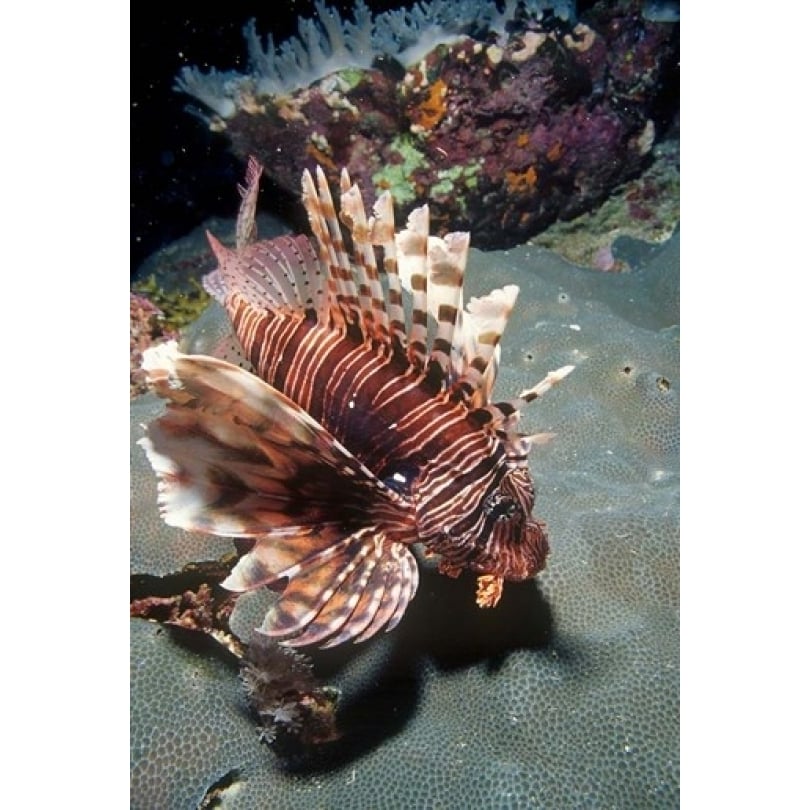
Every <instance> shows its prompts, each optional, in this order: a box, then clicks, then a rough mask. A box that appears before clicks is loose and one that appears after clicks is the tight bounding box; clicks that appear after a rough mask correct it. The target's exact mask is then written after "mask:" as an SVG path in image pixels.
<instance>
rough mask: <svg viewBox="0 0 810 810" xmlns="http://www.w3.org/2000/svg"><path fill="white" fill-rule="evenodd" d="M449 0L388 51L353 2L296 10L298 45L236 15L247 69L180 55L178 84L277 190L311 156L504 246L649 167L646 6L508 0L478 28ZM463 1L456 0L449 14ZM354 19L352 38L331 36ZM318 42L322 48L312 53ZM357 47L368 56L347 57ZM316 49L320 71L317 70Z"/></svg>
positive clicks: (290, 188)
mask: <svg viewBox="0 0 810 810" xmlns="http://www.w3.org/2000/svg"><path fill="white" fill-rule="evenodd" d="M448 5H449V4H448V3H441V2H436V3H433V4H425V6H424V9H426V11H424V12H423V16H424V17H425V19H424V20H421V19H420V22H421V24H422V28H423V33H425V32H428V31H430V32H433V36H432V38H430V39H429V41H430V42H431V43H432V47H431V48H430V49H429V50H427V51H426V52H424V53H422V52H421V51H419V50H414V48H415V46H412V47H410V48H408V49H406V50H402V49H398V47H397V45H396V42H397V41H396V40H395V38H394V37H393V36H389V37H388V38H387V40H385V42H387V43H388V44H387V45H386V44H385V42H383V41H382V36H381V35H378V36H377V38H376V39H375V38H374V36H373V34H374V33H376V31H377V29H378V28H379V27H380V24H381V23H382V22H386V21H387V22H390V20H388V18H387V17H385V15H379V19H378V18H375V21H374V23H375V25H376V26H377V28H374V27H372V20H371V18H370V17H366V16H363V14H364V13H365V14H366V15H368V14H369V12H368V9H367V8H365V6H363V4H362V3H359V4H357V6H356V9H355V15H356V17H358V18H359V21H358V25H357V26H354V27H351V26H350V27H349V28H346V26H349V24H348V23H343V26H344V27H343V28H341V27H340V26H339V25H338V23H337V20H336V18H335V16H334V15H330V14H329V12H328V11H327V10H326V9H325V7H323V6H322V5H320V6H319V14H320V15H321V17H320V23H319V24H316V23H315V22H314V21H311V20H310V21H306V22H307V23H309V25H308V26H305V31H306V40H307V42H308V43H309V54H308V55H307V48H306V47H305V46H304V43H303V41H301V40H297V39H295V38H294V42H293V45H290V43H289V42H288V43H284V44H283V46H282V47H281V48H280V49H278V50H276V49H275V46H274V44H273V42H272V40H271V41H270V43H269V45H268V47H267V48H266V49H264V50H262V47H261V43H260V41H259V39H258V37H257V35H256V33H255V30H254V29H253V28H252V27H248V28H247V29H246V33H247V36H248V45H249V53H250V55H251V65H252V72H251V73H249V74H247V75H240V74H235V73H224V74H223V73H217V72H216V71H213V72H211V73H209V74H203V73H201V72H200V71H196V70H195V69H191V68H186V69H185V71H184V73H183V74H182V75H181V77H180V79H179V80H178V89H180V90H182V91H183V92H185V93H187V94H190V95H193V96H195V97H196V98H197V100H198V101H200V102H202V103H203V104H204V105H205V106H206V108H207V109H208V110H209V112H210V113H213V115H212V116H211V117H210V118H209V121H210V125H211V128H212V129H213V130H215V131H219V132H223V133H225V135H226V136H227V137H228V138H230V143H231V145H232V148H233V151H234V152H235V153H236V154H237V155H239V156H240V157H242V158H247V156H248V155H254V156H256V157H257V158H258V160H259V161H260V162H261V163H263V164H264V166H265V167H266V169H267V173H268V176H269V177H270V178H271V179H272V180H273V181H274V182H275V183H276V184H277V185H278V186H279V187H280V188H282V189H284V190H286V191H287V192H289V193H290V194H291V195H297V193H298V187H299V183H300V177H301V173H302V171H303V169H304V168H310V169H312V168H314V166H315V165H316V164H319V165H321V166H322V167H323V168H324V169H325V170H326V171H327V174H329V175H330V180H331V181H332V182H333V183H335V184H336V183H337V179H338V178H337V175H338V168H337V167H343V166H346V167H347V168H348V169H349V171H350V173H351V175H352V177H354V178H355V179H356V180H358V182H359V185H360V187H361V188H363V189H366V190H367V194H368V199H367V200H366V203H367V204H370V203H371V202H373V199H374V198H375V197H376V196H377V195H378V194H379V193H380V191H381V190H383V189H389V188H390V189H391V190H392V191H393V193H394V197H395V199H396V200H397V202H398V203H399V206H400V208H399V209H398V210H399V215H400V217H403V216H404V215H405V214H406V213H407V212H408V211H410V210H412V208H413V207H414V206H416V205H417V204H421V203H423V202H426V201H428V200H430V204H431V214H432V216H433V218H434V222H435V223H436V226H437V229H438V230H439V232H444V231H450V230H464V231H470V232H471V233H472V238H473V244H474V245H476V246H478V247H482V248H502V247H507V246H510V245H515V244H517V243H520V242H523V241H525V240H526V239H528V238H529V237H531V236H533V235H535V234H537V233H539V232H541V231H542V230H543V229H545V228H546V227H548V226H549V225H550V224H551V223H553V222H555V221H557V220H570V219H572V218H574V217H576V216H578V215H580V214H582V213H584V212H586V211H589V210H591V209H593V208H594V207H595V206H596V205H598V204H599V203H601V202H602V201H604V200H605V198H606V197H607V196H608V195H609V194H610V192H611V191H612V190H614V189H615V188H617V187H618V186H619V185H621V184H622V183H625V182H626V181H628V180H629V179H630V178H633V177H636V176H638V175H639V174H640V173H641V171H642V170H643V169H644V168H645V167H646V166H648V165H649V164H650V162H651V161H652V154H651V149H652V146H653V143H654V142H655V140H656V137H657V136H660V134H661V133H662V131H663V130H664V129H665V128H666V127H667V126H668V125H669V123H670V120H671V118H672V116H673V114H674V111H673V104H676V103H677V102H676V98H677V78H676V75H675V67H674V66H675V65H676V64H677V58H678V24H677V23H676V22H661V21H657V20H652V19H648V17H647V16H645V14H644V13H643V7H642V6H643V4H642V3H641V2H638V0H625V2H621V3H605V2H602V3H597V4H596V5H594V6H593V7H592V8H590V9H589V10H587V11H584V12H583V13H582V15H581V16H580V18H579V19H578V20H577V19H574V18H573V16H572V15H569V14H566V13H564V12H562V11H561V10H560V9H556V14H555V13H554V11H553V10H550V9H548V8H545V6H551V5H555V4H542V3H524V4H521V5H520V6H518V4H515V3H512V4H509V3H507V10H506V11H505V12H504V13H503V14H501V15H497V14H496V13H495V12H494V11H493V8H494V6H493V4H486V3H484V4H479V5H482V7H483V6H486V7H487V9H488V12H487V14H484V15H483V16H482V17H481V18H480V19H479V20H478V21H477V27H476V24H474V23H473V22H472V21H470V22H469V24H464V19H461V20H459V21H457V25H455V26H451V25H450V24H449V21H448V20H447V19H444V18H443V17H442V14H443V13H445V12H446V11H447V10H446V9H445V8H444V6H448ZM472 5H475V3H471V2H467V3H462V4H460V11H459V14H460V15H461V16H462V18H463V12H464V10H465V9H467V7H468V6H472ZM556 5H565V4H556ZM434 6H435V15H436V20H437V24H435V25H434V26H433V27H432V28H431V27H430V19H429V14H428V11H429V10H430V9H432V8H433V7H434ZM415 8H416V9H419V8H423V7H422V6H419V5H417V7H415ZM363 9H365V12H363ZM403 13H404V12H403ZM414 13H415V11H414ZM387 14H389V15H390V14H393V12H387ZM447 14H449V12H447ZM447 14H445V16H447ZM510 14H511V16H509V15H510ZM557 14H561V15H562V17H565V19H562V18H561V16H557ZM472 19H473V20H475V19H476V18H472ZM411 23H412V24H411V30H413V29H416V28H418V27H419V26H417V25H416V24H415V23H413V21H411ZM326 29H329V37H328V40H329V43H331V44H330V45H329V46H328V47H327V45H326V41H325V36H324V31H325V30H326ZM358 29H359V30H358ZM364 31H370V32H371V33H369V34H368V37H367V39H368V41H367V43H366V44H365V45H363V44H362V43H361V44H355V45H354V46H353V47H352V48H347V47H344V46H345V45H348V44H349V43H351V42H355V43H356V42H357V41H358V40H361V39H362V36H361V34H362V32H364ZM436 31H438V32H439V34H441V36H437V34H436ZM459 31H462V32H466V33H471V34H474V36H468V35H466V33H462V34H460V33H458V32H459ZM303 36H304V31H302V37H303ZM413 36H415V34H413ZM319 38H320V39H319ZM321 40H323V41H324V42H323V43H321V44H322V45H323V47H324V48H325V49H326V50H328V51H329V57H330V58H326V57H322V58H321V59H320V60H316V59H314V58H313V53H314V52H316V51H317V50H318V47H320V45H319V44H318V43H319V42H320V41H321ZM344 40H345V42H344ZM437 41H438V44H436V42H437ZM296 44H297V47H295V48H294V47H293V46H294V45H296ZM285 46H286V50H285ZM363 47H365V48H366V52H367V53H368V54H369V55H371V54H372V53H376V54H378V56H379V57H380V58H379V59H378V60H377V61H376V62H374V63H371V64H369V65H367V66H363V64H362V63H361V64H360V66H358V61H359V60H358V59H357V58H356V57H357V54H359V53H361V52H362V51H363ZM341 49H342V50H341ZM293 50H294V51H295V53H296V54H297V55H296V62H295V63H296V64H300V63H302V62H303V63H306V64H307V65H310V63H312V64H311V65H310V66H311V69H310V70H309V71H300V76H299V81H301V82H304V84H302V85H301V86H297V87H296V86H293V82H292V80H287V81H286V82H283V81H282V78H281V75H280V74H281V73H282V72H283V70H284V69H285V68H286V67H287V66H288V65H287V63H288V62H290V61H291V59H290V58H289V57H291V54H292V52H293ZM417 55H418V58H417ZM397 60H401V61H402V63H403V64H404V65H406V67H403V66H402V65H401V64H400V62H399V61H397ZM410 60H413V61H410ZM279 62H283V63H284V64H283V65H279V64H278V63H279ZM316 62H317V66H320V67H321V68H322V69H324V70H325V69H327V68H328V69H331V70H332V72H330V73H329V74H328V75H325V76H318V75H317V74H318V73H319V71H318V70H315V67H316V64H315V63H316ZM341 66H342V67H341ZM293 72H294V71H293Z"/></svg>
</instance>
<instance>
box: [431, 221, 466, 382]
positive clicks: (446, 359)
mask: <svg viewBox="0 0 810 810" xmlns="http://www.w3.org/2000/svg"><path fill="white" fill-rule="evenodd" d="M469 250H470V235H469V234H468V233H449V234H447V235H446V236H445V237H444V238H443V239H439V238H438V237H436V236H431V237H430V238H429V239H428V285H427V299H428V300H427V306H428V310H429V311H430V312H431V313H432V314H433V317H434V319H435V321H436V334H435V336H434V338H433V346H432V349H431V352H430V358H429V360H428V373H429V374H430V375H431V376H432V377H433V378H434V380H436V381H440V382H441V385H442V388H444V387H446V386H448V385H449V384H450V383H451V382H452V380H453V378H454V376H455V375H454V364H453V357H454V356H458V355H460V353H461V352H462V351H463V331H462V329H463V328H462V326H461V319H462V315H461V306H462V289H463V285H464V270H465V268H466V266H467V254H468V253H469Z"/></svg>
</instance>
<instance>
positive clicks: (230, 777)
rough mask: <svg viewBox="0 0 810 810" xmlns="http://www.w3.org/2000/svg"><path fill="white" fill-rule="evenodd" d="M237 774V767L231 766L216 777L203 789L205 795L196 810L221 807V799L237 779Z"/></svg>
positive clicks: (209, 809)
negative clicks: (224, 772)
mask: <svg viewBox="0 0 810 810" xmlns="http://www.w3.org/2000/svg"><path fill="white" fill-rule="evenodd" d="M239 776H240V772H239V769H238V768H233V769H232V770H230V771H228V772H227V773H226V774H224V775H223V776H221V777H220V778H219V779H217V780H216V782H214V783H213V784H212V785H211V786H210V787H209V788H208V790H206V791H205V796H203V799H202V801H201V802H200V803H199V804H198V805H197V810H214V808H216V807H222V799H223V798H224V796H225V794H226V793H227V792H228V789H229V788H232V787H233V786H234V785H235V784H236V783H237V782H238V781H239Z"/></svg>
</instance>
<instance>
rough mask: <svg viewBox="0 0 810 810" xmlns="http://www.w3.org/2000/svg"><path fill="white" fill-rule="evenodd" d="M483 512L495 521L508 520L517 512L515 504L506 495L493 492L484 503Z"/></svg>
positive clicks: (512, 499)
mask: <svg viewBox="0 0 810 810" xmlns="http://www.w3.org/2000/svg"><path fill="white" fill-rule="evenodd" d="M484 512H486V514H487V515H491V516H492V517H494V518H495V520H509V518H511V517H512V516H513V515H514V514H515V512H517V503H515V500H514V498H510V497H509V496H508V495H503V494H502V493H500V492H493V493H492V495H490V496H489V498H487V499H486V501H485V502H484Z"/></svg>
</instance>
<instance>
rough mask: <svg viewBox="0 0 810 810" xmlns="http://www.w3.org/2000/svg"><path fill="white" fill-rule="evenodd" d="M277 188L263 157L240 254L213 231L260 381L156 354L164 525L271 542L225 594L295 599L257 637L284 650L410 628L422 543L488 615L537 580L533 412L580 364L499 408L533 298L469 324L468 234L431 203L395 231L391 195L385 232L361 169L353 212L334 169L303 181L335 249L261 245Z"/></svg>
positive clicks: (537, 439) (316, 228) (250, 178)
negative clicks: (334, 190) (364, 194)
mask: <svg viewBox="0 0 810 810" xmlns="http://www.w3.org/2000/svg"><path fill="white" fill-rule="evenodd" d="M261 173H262V168H261V166H260V165H259V164H258V163H257V162H256V161H255V160H253V159H251V161H250V163H249V166H248V171H247V178H246V183H245V187H244V188H241V187H240V192H241V195H242V204H241V207H240V211H239V217H238V219H237V241H236V249H235V250H231V249H228V248H227V247H225V246H224V245H223V244H222V243H220V242H219V241H218V240H217V239H216V238H215V237H214V236H212V235H211V234H210V233H209V234H208V240H209V242H210V244H211V247H212V249H213V252H214V254H215V255H216V258H217V260H218V267H217V269H216V270H215V271H214V272H213V274H212V275H211V276H210V277H209V278H208V279H207V286H208V288H209V289H210V290H211V291H212V292H213V293H214V294H215V295H216V296H217V297H218V298H219V299H220V301H221V302H222V303H223V305H224V307H225V309H226V310H227V313H228V315H229V317H230V320H231V322H232V324H233V328H234V331H235V334H236V336H237V338H238V340H239V343H240V344H241V347H242V349H243V351H244V355H245V358H246V359H247V360H248V361H249V363H250V364H251V367H252V368H251V370H248V369H246V368H241V367H240V366H238V365H234V364H232V363H229V362H226V361H225V360H221V359H217V358H215V357H209V356H203V355H185V354H182V353H180V352H179V351H178V348H177V344H176V343H169V344H165V345H163V346H159V347H156V348H153V349H150V350H148V351H147V352H146V354H145V358H144V362H143V367H144V369H145V371H146V372H147V380H148V384H149V386H150V388H151V389H152V390H153V391H155V392H156V393H157V394H159V395H160V396H161V397H163V398H165V399H166V400H167V401H168V405H167V408H166V410H165V412H164V414H163V415H162V416H160V417H159V418H158V419H156V420H155V421H154V422H152V423H151V424H150V425H149V426H148V428H147V435H146V437H145V438H143V439H141V444H142V445H143V447H144V448H145V450H146V453H147V455H148V458H149V460H150V462H151V464H152V466H153V468H154V470H155V472H156V473H157V475H158V477H159V487H158V491H159V495H158V502H159V506H160V511H161V514H162V516H163V518H164V520H165V521H166V523H168V524H169V525H172V526H178V527H181V528H183V529H186V530H189V531H195V532H203V533H208V534H213V535H221V536H230V537H237V538H252V539H253V540H254V543H253V546H252V548H251V549H250V550H249V551H248V552H247V553H245V554H244V555H243V556H242V557H241V558H240V559H239V560H238V562H237V563H236V565H235V566H234V568H233V570H232V572H231V574H230V575H229V576H228V577H227V578H226V579H225V581H224V582H223V586H224V587H225V588H227V589H230V590H233V591H238V592H241V591H246V590H250V589H254V588H258V587H260V586H264V585H267V586H270V587H273V588H274V589H276V590H281V588H282V587H283V591H282V593H281V595H280V598H279V600H278V601H277V602H276V604H275V605H274V606H273V607H272V608H271V610H270V612H269V613H268V615H267V617H266V618H265V620H264V623H263V626H262V627H261V628H260V631H261V632H264V633H266V634H268V635H270V636H272V637H275V638H277V639H280V640H282V641H283V643H286V644H290V645H305V644H319V645H321V646H323V647H329V646H334V645H336V644H340V643H342V642H344V641H347V640H349V639H353V640H354V641H362V640H365V639H368V638H369V637H371V636H372V635H374V634H375V633H376V632H377V631H378V630H380V629H382V628H383V627H385V628H386V630H391V629H392V628H394V627H395V626H396V625H397V624H398V623H399V621H400V619H401V617H402V615H403V613H404V611H405V609H406V608H407V606H408V603H409V602H410V600H411V599H412V598H413V596H414V593H415V592H416V588H417V585H418V582H419V572H418V568H417V563H416V558H415V557H414V554H413V552H412V546H414V544H420V545H421V547H422V548H423V549H424V552H425V553H426V554H427V555H439V556H440V562H439V570H440V571H441V572H442V573H444V574H447V575H450V576H458V574H459V573H460V572H461V570H462V569H470V570H472V571H474V572H475V573H476V574H478V590H477V597H476V599H477V602H478V604H479V605H480V606H482V607H484V606H494V605H495V604H497V602H498V600H499V598H500V596H501V591H502V587H503V582H504V580H513V581H517V580H525V579H527V578H529V577H532V576H534V575H535V574H536V573H537V572H539V571H540V570H542V569H543V567H544V566H545V561H546V557H547V555H548V539H547V531H546V526H545V524H544V523H543V522H542V521H540V520H537V519H535V518H533V517H532V507H533V505H534V486H533V484H532V480H531V477H530V474H529V469H528V464H527V455H528V452H529V450H530V448H531V446H532V445H533V444H537V443H542V442H543V441H545V440H546V439H548V438H549V436H550V434H537V435H535V436H525V435H522V434H521V433H519V432H518V431H517V423H518V418H519V415H520V408H521V407H522V406H523V405H525V404H526V403H529V402H531V401H532V400H534V399H536V398H537V397H539V396H541V395H542V394H543V393H544V392H546V391H547V390H548V389H549V388H550V387H551V386H552V385H553V384H555V383H556V382H558V381H559V380H561V379H562V378H563V377H565V376H566V375H567V374H568V373H569V372H570V371H571V370H572V368H573V366H565V367H564V368H561V369H558V370H556V371H554V372H551V373H550V374H548V376H546V378H545V379H544V380H542V381H541V382H540V383H539V384H537V385H536V386H535V387H534V388H531V389H529V390H526V391H524V392H523V393H521V394H520V396H519V397H517V398H516V399H513V400H511V401H507V402H497V403H493V402H492V400H491V394H492V389H493V385H494V382H495V376H496V372H497V363H498V356H499V348H498V343H499V341H500V339H501V335H502V333H503V331H504V328H505V326H506V322H507V319H508V317H509V314H510V312H511V311H512V308H513V306H514V303H515V300H516V297H517V294H518V288H517V287H516V286H514V285H507V286H505V287H503V288H502V289H497V290H494V291H493V292H491V293H490V294H489V295H486V296H484V297H482V298H473V299H471V300H470V302H469V303H468V304H467V307H466V309H464V308H463V304H462V281H463V276H464V268H465V265H466V261H467V254H468V250H469V241H470V239H469V234H468V233H449V234H447V235H446V236H444V238H438V237H435V236H430V235H429V234H428V207H427V206H426V205H425V206H423V207H421V208H417V209H416V210H414V211H413V212H412V213H411V214H410V216H409V217H408V220H407V225H406V227H405V228H404V230H402V231H400V232H398V233H395V231H394V212H393V200H392V197H391V195H390V193H389V192H385V193H383V194H382V196H381V197H379V199H378V200H377V202H376V203H375V205H374V206H373V211H372V215H369V216H367V215H366V212H365V210H364V207H363V202H362V198H361V194H360V190H359V188H358V186H357V185H356V184H352V183H351V181H350V179H349V175H348V173H347V172H346V170H344V171H343V173H342V175H341V182H340V190H341V192H340V214H339V215H338V214H337V213H336V210H335V205H334V202H333V199H332V196H331V194H330V190H329V186H328V183H327V180H326V178H325V176H324V174H323V172H322V171H321V170H320V168H318V170H317V175H316V178H315V179H313V177H312V175H311V174H310V172H309V171H305V172H304V175H303V201H304V205H305V207H306V210H307V213H308V216H309V221H310V225H311V228H312V232H313V234H314V237H315V246H316V248H313V245H312V243H311V242H310V240H309V238H307V237H306V236H281V237H277V238H275V239H272V240H268V241H256V227H255V209H256V200H257V195H258V187H259V179H260V177H261ZM340 223H342V224H343V226H344V227H345V229H346V231H347V232H348V235H349V236H350V237H351V240H350V242H349V244H350V246H351V252H352V256H351V258H350V255H349V249H347V240H346V239H345V237H344V232H343V230H342V229H341V225H340ZM403 288H404V289H409V290H411V291H412V303H411V306H410V310H411V313H410V318H408V317H407V315H406V306H405V296H404V295H403ZM408 320H409V321H410V326H409V327H408V326H407V325H406V323H407V321H408ZM429 333H430V335H431V336H432V340H430V339H429ZM429 340H430V350H428V342H429Z"/></svg>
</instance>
